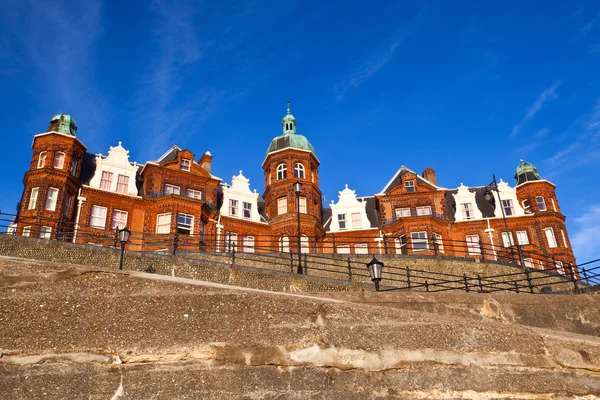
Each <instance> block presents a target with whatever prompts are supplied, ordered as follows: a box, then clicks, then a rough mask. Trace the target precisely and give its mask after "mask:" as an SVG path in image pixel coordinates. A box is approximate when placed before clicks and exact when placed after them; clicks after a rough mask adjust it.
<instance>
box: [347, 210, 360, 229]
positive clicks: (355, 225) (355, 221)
mask: <svg viewBox="0 0 600 400" xmlns="http://www.w3.org/2000/svg"><path fill="white" fill-rule="evenodd" d="M350 222H351V223H352V229H362V214H361V213H359V212H353V213H350Z"/></svg>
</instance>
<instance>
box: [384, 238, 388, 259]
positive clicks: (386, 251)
mask: <svg viewBox="0 0 600 400" xmlns="http://www.w3.org/2000/svg"><path fill="white" fill-rule="evenodd" d="M383 250H384V251H385V254H388V244H387V235H385V234H384V235H383Z"/></svg>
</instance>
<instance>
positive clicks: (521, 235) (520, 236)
mask: <svg viewBox="0 0 600 400" xmlns="http://www.w3.org/2000/svg"><path fill="white" fill-rule="evenodd" d="M517 243H519V244H520V245H525V244H529V237H528V236H527V231H517Z"/></svg>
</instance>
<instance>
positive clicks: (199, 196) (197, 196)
mask: <svg viewBox="0 0 600 400" xmlns="http://www.w3.org/2000/svg"><path fill="white" fill-rule="evenodd" d="M187 197H191V198H192V199H202V192H201V191H199V190H194V189H188V190H187Z"/></svg>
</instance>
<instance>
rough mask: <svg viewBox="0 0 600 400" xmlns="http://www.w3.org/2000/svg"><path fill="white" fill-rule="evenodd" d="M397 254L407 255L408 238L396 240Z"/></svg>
mask: <svg viewBox="0 0 600 400" xmlns="http://www.w3.org/2000/svg"><path fill="white" fill-rule="evenodd" d="M394 244H395V247H396V254H406V236H404V235H402V236H400V237H399V238H396V239H394Z"/></svg>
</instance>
